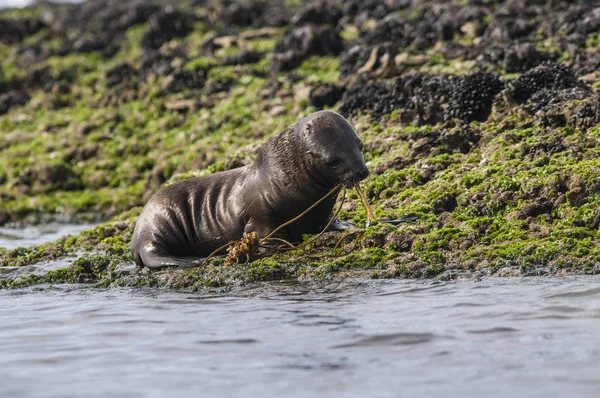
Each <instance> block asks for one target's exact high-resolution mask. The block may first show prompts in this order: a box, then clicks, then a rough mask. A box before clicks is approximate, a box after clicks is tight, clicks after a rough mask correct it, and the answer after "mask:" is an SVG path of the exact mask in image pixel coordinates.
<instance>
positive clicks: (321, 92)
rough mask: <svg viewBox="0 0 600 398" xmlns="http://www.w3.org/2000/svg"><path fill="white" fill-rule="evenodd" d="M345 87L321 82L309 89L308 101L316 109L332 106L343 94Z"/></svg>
mask: <svg viewBox="0 0 600 398" xmlns="http://www.w3.org/2000/svg"><path fill="white" fill-rule="evenodd" d="M344 91H346V89H345V88H344V87H340V86H337V85H335V84H332V83H325V84H322V85H320V86H318V87H316V88H314V89H312V90H311V91H310V94H309V97H308V98H309V102H310V104H311V105H312V106H314V107H315V108H317V109H319V110H320V109H323V108H324V107H326V106H328V107H331V106H334V105H335V104H336V103H337V102H338V101H339V100H340V99H341V98H342V95H343V94H344Z"/></svg>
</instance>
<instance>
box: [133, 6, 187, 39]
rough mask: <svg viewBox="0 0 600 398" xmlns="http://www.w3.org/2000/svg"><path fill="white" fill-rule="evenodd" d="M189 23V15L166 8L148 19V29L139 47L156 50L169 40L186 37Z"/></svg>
mask: <svg viewBox="0 0 600 398" xmlns="http://www.w3.org/2000/svg"><path fill="white" fill-rule="evenodd" d="M191 22H192V17H191V16H190V15H189V14H186V13H183V12H181V11H177V10H174V9H173V8H172V7H170V6H169V7H166V8H165V9H164V10H163V11H161V12H159V13H157V14H154V15H152V17H150V20H149V24H150V27H149V28H148V30H147V31H146V32H145V33H144V36H143V37H142V42H141V45H142V47H143V48H149V49H158V48H160V46H162V45H163V43H165V42H167V41H169V40H172V39H174V38H176V37H183V36H187V35H188V33H190V31H191V30H192V25H191Z"/></svg>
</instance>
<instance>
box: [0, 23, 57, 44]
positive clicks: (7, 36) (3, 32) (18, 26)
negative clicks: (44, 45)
mask: <svg viewBox="0 0 600 398" xmlns="http://www.w3.org/2000/svg"><path fill="white" fill-rule="evenodd" d="M45 27H46V25H45V24H44V23H43V22H42V21H40V20H39V19H0V42H4V43H8V44H14V43H18V42H20V41H21V40H23V39H24V38H25V37H27V36H30V35H32V34H35V33H37V32H38V31H40V30H41V29H42V28H45Z"/></svg>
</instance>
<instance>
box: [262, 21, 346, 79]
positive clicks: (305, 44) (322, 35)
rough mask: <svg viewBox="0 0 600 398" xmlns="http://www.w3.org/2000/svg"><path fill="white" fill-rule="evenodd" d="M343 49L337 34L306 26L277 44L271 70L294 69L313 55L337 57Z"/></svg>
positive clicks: (313, 26)
mask: <svg viewBox="0 0 600 398" xmlns="http://www.w3.org/2000/svg"><path fill="white" fill-rule="evenodd" d="M343 48H344V43H343V41H342V38H341V37H340V35H339V33H338V32H336V31H335V30H334V29H332V28H331V27H329V26H316V25H308V26H304V27H302V28H296V29H294V30H292V31H291V32H290V33H288V34H287V35H286V36H285V38H284V39H283V40H282V41H280V42H279V43H277V45H276V46H275V49H274V51H273V62H272V64H271V69H272V70H273V71H275V72H279V71H285V70H290V69H294V68H296V67H297V66H299V65H300V64H301V63H302V61H304V60H305V59H306V58H308V57H310V56H313V55H338V54H339V53H340V52H341V51H342V50H343Z"/></svg>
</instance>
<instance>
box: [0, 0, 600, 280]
mask: <svg viewBox="0 0 600 398" xmlns="http://www.w3.org/2000/svg"><path fill="white" fill-rule="evenodd" d="M167 3H168V4H167ZM599 10H600V9H599V8H598V6H597V4H595V3H594V2H585V1H580V2H569V1H561V0H558V1H552V2H546V1H536V2H526V1H511V2H502V1H468V2H464V1H450V0H448V1H439V2H434V3H432V2H427V1H420V0H417V1H408V0H389V1H375V0H362V1H359V0H350V1H344V2H339V1H334V0H331V1H330V0H306V1H300V2H289V1H283V0H240V1H232V0H223V1H220V0H215V1H212V0H210V1H186V0H182V1H178V2H164V1H159V0H156V1H150V0H135V1H118V0H89V1H85V2H83V3H80V4H62V5H52V4H47V3H40V5H38V6H36V7H34V8H31V9H26V10H21V11H19V10H8V11H0V56H1V60H0V66H1V68H0V157H1V159H2V162H0V204H1V205H0V225H4V224H10V223H31V222H36V221H40V220H44V219H46V218H45V217H59V216H60V217H75V216H77V217H81V218H82V219H86V217H88V219H94V220H105V219H108V218H111V217H113V216H118V217H121V218H120V221H119V222H125V223H126V224H127V226H126V227H124V228H122V229H120V230H116V229H115V230H113V229H111V228H108V227H106V228H100V229H98V230H95V231H94V232H90V234H89V235H86V237H85V238H82V239H81V240H77V241H74V242H71V243H70V245H71V246H69V244H68V242H62V243H59V244H58V246H57V247H59V249H56V250H51V249H49V248H48V247H46V248H44V249H40V250H39V251H28V252H18V251H17V252H12V251H11V252H10V253H7V252H2V251H1V250H0V262H2V261H4V262H6V263H10V264H25V263H34V262H35V261H38V260H40V259H42V258H47V257H49V256H50V257H51V256H60V255H64V253H65V252H66V251H69V250H75V248H80V247H84V246H85V247H86V250H97V248H96V247H95V246H94V245H96V244H101V247H102V250H105V251H106V252H103V253H100V256H101V257H102V256H105V255H106V253H109V255H110V256H116V257H111V259H110V261H108V262H106V261H105V259H102V261H100V260H98V261H97V264H99V265H98V267H95V266H94V265H93V264H91V265H89V264H87V265H86V264H80V265H81V267H79V266H78V267H79V268H77V269H76V270H75V269H71V271H69V272H70V273H68V275H67V278H71V279H72V280H74V281H77V280H80V279H81V280H85V281H97V280H104V281H106V280H110V281H111V282H110V283H113V282H114V283H116V284H118V283H119V281H118V279H119V278H116V279H111V278H113V276H114V275H111V274H110V270H111V269H112V267H113V266H117V265H119V264H118V263H119V262H126V261H130V257H129V249H128V243H129V237H130V233H131V230H130V229H131V228H132V227H133V222H134V221H135V216H136V215H137V214H138V212H139V208H140V206H142V205H143V204H144V203H145V201H147V200H148V199H149V198H150V197H151V195H152V194H153V193H154V192H156V190H158V189H160V187H161V186H163V185H164V184H168V183H171V182H173V181H178V180H180V179H183V178H187V177H192V176H197V175H205V174H208V173H214V172H218V171H222V170H228V169H231V168H234V167H240V166H243V165H244V164H248V163H249V162H250V161H251V159H252V158H253V156H255V153H256V152H255V151H256V148H257V147H258V146H259V145H260V143H262V142H263V141H264V140H265V139H266V138H267V137H268V136H269V135H271V134H274V133H275V132H277V131H281V130H283V129H284V128H286V127H287V126H289V125H290V124H293V123H294V122H295V121H297V119H298V118H300V117H301V116H304V115H306V114H308V113H310V112H313V111H315V110H319V109H333V110H335V111H338V112H340V113H342V114H343V115H344V116H346V117H348V118H349V120H350V121H351V123H352V124H353V125H354V126H355V127H356V129H357V131H358V132H359V134H360V135H361V137H362V138H363V141H364V142H365V158H366V160H367V161H368V162H369V163H368V164H369V168H370V170H371V172H372V173H371V176H370V177H369V178H368V179H367V180H366V181H365V182H364V186H365V192H366V193H367V196H368V197H369V199H370V200H371V201H372V204H373V206H374V208H375V210H376V211H377V214H378V216H379V215H381V217H384V218H386V219H394V218H399V217H402V216H404V215H407V214H411V213H414V214H417V215H418V218H417V221H416V222H415V223H414V224H409V225H400V226H397V227H396V226H394V227H393V228H394V229H393V230H384V229H382V228H381V227H379V226H377V225H374V226H371V227H369V228H368V229H367V230H366V232H365V233H364V234H363V235H360V234H358V233H356V234H355V235H349V236H348V237H346V238H344V240H342V241H341V243H340V245H339V247H337V248H336V249H335V250H334V247H335V244H336V242H338V241H339V239H340V236H338V235H335V234H334V235H331V236H329V238H328V240H326V241H323V242H321V243H320V246H317V247H319V248H320V249H319V250H325V251H327V250H329V252H328V254H326V255H324V256H323V258H324V259H325V260H323V259H321V260H314V262H312V263H311V265H309V268H310V269H309V270H308V271H306V270H304V271H301V270H300V267H301V266H300V265H299V264H300V262H299V258H303V259H304V258H305V257H306V255H305V254H297V253H296V254H290V255H289V256H287V257H286V256H280V257H278V259H277V261H275V262H269V261H265V262H258V263H256V264H253V265H249V267H250V269H249V270H248V269H245V268H243V267H241V268H236V269H235V270H234V271H231V272H229V271H223V270H221V269H220V268H219V266H218V264H216V265H215V266H214V267H212V268H210V269H209V270H207V271H206V273H203V272H198V273H195V274H193V275H188V274H185V273H180V274H178V277H177V278H175V279H176V281H175V282H173V283H172V284H171V282H168V284H169V286H175V285H178V286H179V285H181V286H183V285H185V286H187V287H189V286H193V285H194V284H196V285H197V284H207V285H208V284H213V285H219V284H226V283H230V282H232V281H236V282H234V283H237V281H239V280H243V281H244V282H247V281H250V280H255V279H256V280H261V279H277V278H282V277H290V278H295V277H298V275H299V273H302V272H304V274H303V275H310V276H307V278H312V277H324V276H326V275H331V274H336V273H343V272H350V270H356V268H360V269H361V270H363V271H364V269H368V270H369V272H373V275H374V276H386V277H403V276H408V277H431V276H435V275H453V273H454V272H458V273H460V272H464V273H468V272H480V271H481V270H488V271H489V272H490V273H493V272H494V271H495V270H498V269H502V270H504V271H503V272H502V274H506V275H508V274H510V273H511V272H509V271H510V270H511V269H512V270H514V271H515V272H517V273H518V274H520V275H527V274H535V273H536V272H548V273H561V272H564V273H570V272H576V273H595V272H598V266H597V264H598V262H599V261H600V253H598V249H597V248H598V247H600V236H599V235H598V224H600V214H599V213H598V211H597V208H598V206H600V202H599V200H600V199H599V196H598V195H599V192H600V189H599V188H598V183H597V176H598V173H599V172H600V164H598V159H600V149H599V144H598V143H599V142H600V138H599V136H598V134H599V132H598V125H599V124H600V99H599V98H600V93H599V87H600V86H599V81H600V50H599V48H600V36H599V35H598V30H599V27H600V12H599ZM355 202H356V201H355V200H354V199H352V200H351V201H349V202H348V203H346V204H345V205H344V208H343V209H342V213H341V214H342V216H343V217H344V218H345V219H348V220H352V221H353V222H355V223H356V224H357V225H360V226H361V227H362V226H364V221H365V215H364V212H363V210H362V208H361V207H360V205H358V204H357V203H355ZM130 209H134V210H130ZM128 212H130V213H128ZM48 215H50V216H48ZM363 232H364V231H363ZM359 235H360V236H359ZM92 240H93V243H91V242H92ZM73 245H74V246H73ZM67 246H68V247H67ZM54 248H56V247H54ZM342 252H343V253H345V254H344V255H343V256H340V257H339V258H338V257H336V256H338V255H340V253H342ZM319 255H320V254H319V253H318V252H311V253H309V254H308V256H315V258H316V257H318V256H319ZM102 258H104V257H102ZM94 261H95V260H94ZM311 261H313V260H311ZM305 263H306V261H304V262H303V264H304V265H302V267H304V266H305V265H306V264H305ZM282 264H284V265H282ZM571 264H572V266H571ZM88 265H89V266H88ZM361 267H362V268H361ZM457 269H459V271H456V270H457ZM540 270H542V271H540ZM80 271H81V273H82V275H83V276H82V275H80V274H79V272H80ZM481 272H483V271H481ZM100 274H102V275H100ZM136 275H137V274H136ZM165 275H167V276H165V280H167V279H168V275H169V273H168V272H166V273H165ZM240 275H242V276H240ZM249 275H253V276H252V277H250V276H249ZM63 276H64V275H63ZM54 277H57V276H56V275H55V276H54ZM80 277H81V278H80ZM134 279H136V281H139V280H143V279H148V278H147V276H146V275H144V276H143V277H139V275H138V276H136V277H135V278H134ZM115 280H117V281H116V282H115ZM200 281H201V282H200ZM226 281H227V282H226ZM156 283H157V284H161V283H167V282H164V281H162V282H156Z"/></svg>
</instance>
